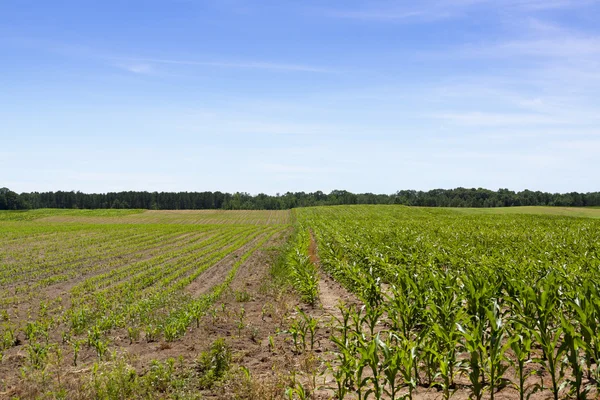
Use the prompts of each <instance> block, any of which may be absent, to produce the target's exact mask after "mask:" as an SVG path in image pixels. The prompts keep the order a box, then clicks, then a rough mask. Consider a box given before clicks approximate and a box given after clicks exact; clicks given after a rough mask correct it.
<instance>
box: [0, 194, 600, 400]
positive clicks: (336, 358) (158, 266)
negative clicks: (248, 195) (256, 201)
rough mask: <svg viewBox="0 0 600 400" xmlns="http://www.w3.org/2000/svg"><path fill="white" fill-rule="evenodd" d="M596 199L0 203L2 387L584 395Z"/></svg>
mask: <svg viewBox="0 0 600 400" xmlns="http://www.w3.org/2000/svg"><path fill="white" fill-rule="evenodd" d="M598 211H600V210H598V209H568V208H556V209H554V208H550V207H515V208H514V209H443V208H421V207H405V206H383V205H382V206H366V205H365V206H328V207H310V208H299V209H294V210H292V211H217V210H214V211H213V210H210V211H142V210H35V211H28V212H5V213H0V266H1V268H0V304H1V309H0V311H2V315H0V340H1V342H0V349H1V354H2V361H1V362H0V398H102V399H113V398H115V399H121V398H211V399H213V398H226V399H284V398H286V399H290V398H291V399H303V398H312V399H331V398H347V399H364V400H366V399H392V398H393V399H401V398H409V399H410V398H413V399H446V398H453V399H471V398H472V399H526V398H530V399H547V398H554V399H565V398H579V399H583V398H588V399H592V398H597V397H598V393H599V392H598V386H599V385H600V384H599V383H598V382H599V379H600V368H599V366H598V364H597V361H596V360H598V359H599V358H598V357H600V325H599V324H600V270H599V268H600V260H599V257H600V219H597V218H596V217H597V214H598ZM292 228H293V229H292Z"/></svg>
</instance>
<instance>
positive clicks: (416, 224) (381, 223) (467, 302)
mask: <svg viewBox="0 0 600 400" xmlns="http://www.w3.org/2000/svg"><path fill="white" fill-rule="evenodd" d="M295 213H296V218H297V227H298V230H299V231H300V232H304V235H308V232H313V233H314V237H315V239H316V242H317V246H318V256H319V264H320V268H321V273H323V274H327V275H329V276H331V277H333V278H334V279H335V280H336V281H337V282H339V284H341V285H342V286H343V287H345V288H346V289H347V290H348V291H350V292H351V293H353V294H355V295H356V297H357V298H358V299H359V300H360V304H358V305H344V304H340V306H339V315H338V316H337V317H336V320H335V322H334V333H333V334H332V335H331V340H332V341H333V342H334V344H335V348H336V350H335V360H334V361H333V362H332V363H331V367H330V374H331V375H332V376H333V380H334V382H335V385H333V386H334V387H333V388H332V391H333V393H334V396H335V398H338V399H343V398H355V399H383V398H385V399H412V398H421V397H419V394H423V393H432V392H433V393H437V394H438V396H439V398H443V399H449V398H451V397H452V396H453V395H456V394H457V393H463V397H461V398H464V394H465V393H466V394H467V396H468V397H469V398H472V399H482V398H486V399H487V398H489V399H494V398H495V397H499V396H503V397H502V398H507V397H506V396H509V397H508V398H518V399H528V398H553V399H564V398H574V399H591V398H598V396H600V392H599V390H598V388H599V386H600V365H599V364H598V359H599V357H600V329H599V324H600V260H599V258H600V221H599V220H594V219H589V218H571V217H560V216H551V215H525V214H523V215H484V214H481V215H469V214H466V213H464V212H461V213H459V212H456V211H452V210H444V209H427V208H408V207H398V206H341V207H315V208H306V209H298V210H296V211H295ZM298 243H299V244H298V246H297V249H296V252H297V253H298V254H300V255H298V256H297V258H301V254H302V253H304V254H306V244H303V241H302V240H299V241H298ZM304 243H305V241H304ZM305 257H307V255H306V256H305ZM307 279H310V278H307ZM306 286H307V287H310V286H311V285H310V284H307V285H306Z"/></svg>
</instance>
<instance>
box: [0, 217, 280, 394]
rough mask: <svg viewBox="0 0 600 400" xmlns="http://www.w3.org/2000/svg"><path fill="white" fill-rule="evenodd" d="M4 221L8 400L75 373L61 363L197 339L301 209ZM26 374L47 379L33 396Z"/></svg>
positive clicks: (1, 349)
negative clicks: (216, 307) (193, 335)
mask: <svg viewBox="0 0 600 400" xmlns="http://www.w3.org/2000/svg"><path fill="white" fill-rule="evenodd" d="M29 213H31V214H29ZM0 221H1V222H0V265H1V268H0V304H1V315H0V319H1V321H0V354H1V355H2V361H1V363H0V398H4V397H3V396H7V398H8V396H9V395H11V396H19V397H20V396H23V398H29V397H30V396H31V397H38V396H39V392H38V390H39V389H40V388H39V386H44V385H45V383H44V380H50V381H52V380H56V379H58V380H60V377H57V376H52V378H48V377H44V376H43V374H44V373H50V371H51V370H52V371H55V372H56V373H58V372H59V371H60V370H64V371H69V368H66V369H65V367H64V365H61V364H65V365H68V366H69V367H72V368H71V369H74V370H81V369H83V370H89V369H90V367H91V366H92V365H93V363H94V362H103V361H110V360H114V359H115V357H116V354H117V353H118V352H120V351H121V350H124V349H127V352H128V353H129V354H130V355H143V354H145V353H152V352H153V351H154V350H152V351H150V350H149V349H150V348H153V346H152V344H153V343H156V344H160V345H161V346H163V347H164V348H169V347H171V345H170V344H169V343H174V342H178V341H179V342H180V341H181V340H182V338H183V337H184V336H186V334H188V336H190V331H192V330H193V329H194V328H197V327H199V325H200V320H201V319H202V318H203V317H204V316H205V315H206V314H207V312H208V310H209V308H211V307H212V306H213V304H214V303H215V302H216V301H217V299H220V298H221V297H222V295H224V294H227V293H230V290H231V288H230V284H231V283H232V282H233V281H234V279H235V278H236V275H237V274H238V272H240V268H242V269H244V268H249V266H250V265H252V263H256V260H258V259H260V257H261V256H260V254H259V253H264V251H265V249H266V248H267V246H273V244H274V243H276V242H278V241H281V240H282V238H283V237H284V236H285V232H286V231H287V230H288V229H289V225H288V224H289V212H288V211H280V212H269V211H264V212H261V211H208V212H206V211H204V212H203V211H200V212H189V211H181V212H179V211H172V212H170V211H167V212H161V211H147V212H141V211H135V210H133V211H132V210H98V211H87V210H81V211H73V210H35V211H31V212H2V213H0ZM257 257H258V258H257ZM263 258H264V255H263ZM253 260H254V261H253ZM242 275H243V274H242ZM181 353H185V351H181ZM171 355H176V354H174V352H171ZM57 358H60V360H58V359H57ZM157 358H159V359H160V358H161V357H160V355H159V354H157ZM162 358H163V359H166V358H165V357H164V356H163V357H162ZM163 361H164V360H163ZM52 363H54V364H57V365H55V366H54V367H53V368H51V367H50V364H52ZM96 365H99V364H96ZM88 372H89V371H88ZM23 374H29V375H40V379H41V381H35V382H30V383H29V385H30V386H31V385H33V386H36V387H35V388H34V391H33V392H28V391H27V390H28V389H27V388H25V387H24V386H23V384H22V383H23V376H24V375H23ZM63 379H66V378H63ZM50 387H52V388H54V386H52V385H49V386H48V388H50ZM30 389H31V388H30ZM71 396H72V394H71V395H68V396H66V397H67V398H69V397H71ZM90 396H92V395H91V394H90ZM49 397H51V398H53V396H49ZM59 397H60V396H59ZM109 397H110V396H109ZM110 398H112V397H110Z"/></svg>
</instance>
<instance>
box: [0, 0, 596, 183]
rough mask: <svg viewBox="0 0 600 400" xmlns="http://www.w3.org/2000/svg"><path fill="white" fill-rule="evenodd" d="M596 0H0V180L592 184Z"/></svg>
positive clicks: (594, 134) (594, 124)
mask: <svg viewBox="0 0 600 400" xmlns="http://www.w3.org/2000/svg"><path fill="white" fill-rule="evenodd" d="M598 21H600V2H599V1H593V0H589V1H586V0H577V1H569V0H421V1H371V0H362V1H353V0H344V1H324V0H321V1H312V0H305V1H285V0H277V1H271V0H261V1H249V0H214V1H200V0H162V1H158V0H144V1H134V0H131V1H114V0H105V1H102V2H100V1H86V0H80V1H61V0H55V1H39V0H38V1H27V0H4V1H1V2H0V54H1V55H0V186H7V187H9V188H11V189H12V190H15V191H18V192H22V191H46V190H81V191H86V192H106V191H119V190H150V191H154V190H158V191H161V190H168V191H171V190H172V191H180V190H181V191H186V190H187V191H203V190H221V191H230V192H231V191H247V192H250V193H259V192H265V193H271V194H274V193H277V192H279V193H283V192H286V191H314V190H323V191H330V190H333V189H346V190H350V191H354V192H377V193H393V192H395V191H396V190H399V189H423V190H426V189H433V188H452V187H457V186H463V187H486V188H490V189H497V188H504V187H507V188H510V189H513V190H522V189H525V188H529V189H533V190H544V191H551V192H566V191H597V190H600V187H599V186H598V177H599V176H600V161H599V158H600V157H599V155H600V25H599V24H598Z"/></svg>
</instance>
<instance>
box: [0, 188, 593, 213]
mask: <svg viewBox="0 0 600 400" xmlns="http://www.w3.org/2000/svg"><path fill="white" fill-rule="evenodd" d="M340 204H404V205H409V206H429V207H511V206H569V207H583V206H600V192H593V193H576V192H573V193H562V194H561V193H545V192H539V191H538V192H533V191H530V190H524V191H521V192H514V191H511V190H508V189H499V190H498V191H492V190H488V189H481V188H479V189H465V188H456V189H435V190H430V191H427V192H424V191H416V190H400V191H398V192H396V193H394V194H391V195H387V194H373V193H359V194H355V193H350V192H347V191H345V190H334V191H332V192H331V193H329V194H326V193H323V192H321V191H317V192H312V193H305V192H295V193H291V192H288V193H285V194H277V195H275V196H271V195H267V194H263V193H261V194H257V195H250V194H248V193H234V194H231V193H222V192H177V193H175V192H160V193H159V192H118V193H100V194H94V193H90V194H88V193H81V192H62V191H58V192H44V193H38V192H33V193H21V194H18V193H15V192H13V191H11V190H9V189H7V188H2V189H0V210H25V209H33V208H87V209H93V208H142V209H153V210H199V209H225V210H282V209H289V208H295V207H309V206H320V205H340Z"/></svg>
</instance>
